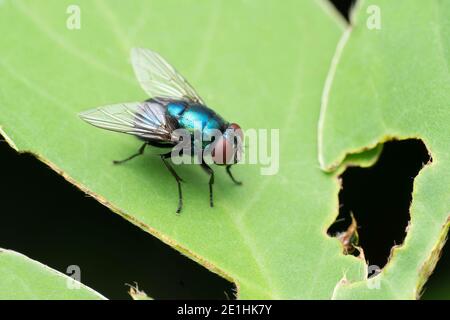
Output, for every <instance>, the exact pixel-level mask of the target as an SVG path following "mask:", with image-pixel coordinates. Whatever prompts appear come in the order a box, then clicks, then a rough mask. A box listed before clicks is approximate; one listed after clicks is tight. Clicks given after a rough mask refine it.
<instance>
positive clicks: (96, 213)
mask: <svg viewBox="0 0 450 320" xmlns="http://www.w3.org/2000/svg"><path fill="white" fill-rule="evenodd" d="M0 177H1V183H0V248H5V249H11V250H15V251H18V252H20V253H22V254H25V255H27V256H28V257H30V258H32V259H35V260H37V261H39V262H41V263H44V264H46V265H48V266H50V267H51V268H54V269H56V270H58V271H60V272H62V273H66V271H67V268H68V266H70V265H77V266H79V267H80V269H81V282H82V283H84V284H86V285H87V286H89V287H91V288H93V289H94V290H96V291H98V292H100V293H101V294H103V295H105V296H106V297H107V298H110V299H130V296H129V295H128V293H127V292H128V290H129V287H128V286H126V285H125V283H128V284H131V285H134V281H136V282H137V284H138V286H139V289H141V290H143V291H145V293H147V294H148V295H149V296H150V297H152V298H154V299H168V298H170V299H227V298H230V299H232V298H234V296H235V295H234V292H235V286H234V284H233V283H231V282H228V281H227V280H225V279H223V278H221V277H220V276H218V275H216V274H214V273H212V272H210V271H208V270H207V269H205V268H204V267H202V266H201V265H199V264H197V263H196V262H194V261H192V260H190V259H189V258H187V257H185V256H183V255H181V254H180V253H179V252H177V251H176V250H174V249H172V248H171V247H170V246H168V245H166V244H164V243H163V242H161V241H160V240H158V239H157V238H155V237H153V236H152V235H150V234H148V233H146V232H144V231H142V230H141V229H139V228H138V227H136V226H134V225H132V224H131V223H129V222H127V221H126V220H125V219H123V218H121V217H120V216H118V215H116V214H115V213H112V212H111V211H110V210H109V209H108V208H106V207H104V206H103V205H101V204H100V203H98V202H97V201H96V200H95V199H93V198H91V197H87V196H86V195H85V194H84V193H83V192H82V191H80V190H78V189H77V188H76V187H75V186H73V185H71V184H70V183H68V182H67V181H65V180H64V178H62V177H61V176H60V175H58V174H57V173H56V172H54V171H52V170H51V169H50V168H48V167H47V166H46V165H45V164H43V163H42V162H40V161H39V160H37V159H36V158H35V157H33V156H32V155H29V154H18V153H17V152H16V151H14V150H13V149H12V148H10V147H9V146H8V144H7V143H6V142H5V141H4V140H3V139H2V138H1V136H0Z"/></svg>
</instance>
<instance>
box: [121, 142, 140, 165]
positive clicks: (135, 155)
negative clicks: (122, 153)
mask: <svg viewBox="0 0 450 320" xmlns="http://www.w3.org/2000/svg"><path fill="white" fill-rule="evenodd" d="M146 146H147V143H144V144H143V145H142V147H140V148H139V151H138V152H137V153H136V154H133V155H132V156H131V157H128V158H126V159H123V160H119V161H117V160H115V161H113V163H114V164H122V163H125V162H127V161H130V160H131V159H134V158H136V157H138V156H141V155H143V154H144V150H145V147H146Z"/></svg>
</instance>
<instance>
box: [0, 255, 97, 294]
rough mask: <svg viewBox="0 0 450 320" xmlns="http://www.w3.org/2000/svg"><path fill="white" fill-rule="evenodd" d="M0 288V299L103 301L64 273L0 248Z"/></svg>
mask: <svg viewBox="0 0 450 320" xmlns="http://www.w3.org/2000/svg"><path fill="white" fill-rule="evenodd" d="M0 288H1V289H0V300H5V299H20V300H23V299H39V300H46V299H58V300H63V299H70V300H75V299H83V300H87V299H105V298H104V297H103V296H102V295H100V294H99V293H97V292H95V291H94V290H92V289H91V288H88V287H86V286H85V285H83V284H81V283H79V282H76V281H75V280H74V279H72V278H70V277H68V276H67V275H65V274H62V273H60V272H58V271H56V270H53V269H51V268H49V267H47V266H46V265H43V264H42V263H39V262H37V261H35V260H32V259H30V258H28V257H26V256H24V255H22V254H20V253H17V252H15V251H11V250H4V249H0Z"/></svg>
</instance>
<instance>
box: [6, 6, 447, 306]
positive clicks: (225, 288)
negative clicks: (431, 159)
mask: <svg viewBox="0 0 450 320" xmlns="http://www.w3.org/2000/svg"><path fill="white" fill-rule="evenodd" d="M332 2H334V3H335V4H336V5H337V7H338V9H339V10H340V11H341V12H342V13H343V14H344V15H346V14H347V12H348V8H349V6H350V5H351V3H353V1H337V0H335V1H332ZM399 156H402V158H401V161H399V159H400V158H399ZM426 162H427V153H426V149H425V147H424V146H423V144H421V142H420V141H419V142H418V141H410V142H406V143H391V144H390V145H389V146H387V147H386V148H385V150H384V152H383V155H382V157H381V159H380V162H379V163H378V164H377V165H376V166H375V167H374V168H371V169H369V170H367V169H359V168H355V169H350V170H348V171H347V172H346V173H345V174H344V176H343V185H344V191H343V192H341V194H340V201H341V205H342V206H341V213H340V218H344V220H342V221H340V222H338V223H336V224H335V225H333V226H332V227H331V228H330V231H329V232H330V234H334V233H335V232H337V231H340V230H344V229H345V228H346V226H347V225H348V222H349V218H348V216H349V212H350V211H352V212H354V213H355V216H356V218H357V220H358V224H359V225H360V228H359V229H358V230H359V233H360V236H361V245H362V246H363V248H364V249H365V253H366V257H368V259H369V260H370V261H371V263H373V264H378V265H380V266H382V265H384V263H385V262H386V259H387V256H388V254H389V251H390V248H391V246H392V245H393V244H394V243H397V244H399V243H401V242H402V240H403V238H404V236H405V227H406V224H407V221H408V217H409V215H408V205H407V204H408V203H409V202H408V201H410V188H411V187H412V179H413V177H414V176H415V175H416V174H417V171H418V170H419V169H420V167H421V166H422V164H423V163H426ZM405 163H407V164H408V165H406V166H405V165H404V164H405ZM399 166H400V167H403V169H404V170H400V171H401V172H399V170H398V169H399ZM0 177H1V183H0V194H1V195H2V206H1V209H0V210H2V211H1V213H0V214H1V217H2V219H1V223H0V247H2V248H7V249H13V250H16V251H18V252H21V253H23V254H25V255H27V256H29V257H31V258H33V259H36V260H38V261H40V262H42V263H44V264H47V265H49V266H50V267H52V268H55V269H57V270H59V271H61V272H64V273H65V272H66V270H67V267H68V266H70V265H78V266H80V268H81V280H82V282H83V283H85V284H86V285H88V286H90V287H92V288H94V289H95V290H97V291H99V292H101V293H103V294H104V295H105V296H106V297H108V298H111V299H129V296H128V294H127V290H128V288H127V286H126V285H125V283H132V282H133V281H137V282H138V284H139V286H140V287H141V288H142V289H143V290H145V291H146V293H147V294H148V295H149V296H151V297H153V298H155V299H164V298H186V299H195V298H208V299H228V298H233V297H234V285H233V284H232V283H230V282H228V281H226V280H224V279H222V278H220V277H219V276H217V275H215V274H213V273H211V272H209V271H208V270H206V269H205V268H203V267H202V266H200V265H198V264H197V263H195V262H193V261H192V260H190V259H188V258H186V257H184V256H182V255H181V254H179V253H178V252H177V251H175V250H173V249H172V248H171V247H169V246H167V245H165V244H163V243H162V242H161V241H159V240H158V239H156V238H154V237H153V236H151V235H149V234H147V233H145V232H143V231H142V230H140V229H139V228H137V227H135V226H133V225H132V224H130V223H128V222H127V221H125V220H124V219H122V218H121V217H119V216H118V215H115V214H111V212H110V211H109V210H108V209H107V208H105V207H104V206H102V205H100V204H99V203H98V202H97V201H95V200H94V199H92V198H89V197H86V196H85V195H84V193H83V192H81V191H79V190H78V189H77V188H75V187H74V186H72V185H71V184H69V183H68V182H66V181H65V180H64V179H63V178H62V177H60V176H59V175H58V174H56V173H55V172H53V171H52V170H51V169H50V168H48V167H47V166H46V165H44V164H43V163H41V162H39V161H38V160H37V159H35V158H34V157H32V156H30V155H26V154H21V155H19V154H17V153H16V152H15V151H14V150H13V149H11V148H10V147H9V146H8V145H7V143H6V142H5V141H3V140H1V138H0ZM366 179H371V180H370V181H371V183H370V185H371V188H370V189H367V188H365V187H364V186H367V183H366V184H364V181H367V180H366ZM361 183H363V185H362V186H361ZM389 185H391V186H396V187H398V188H395V189H396V190H400V189H401V190H405V192H404V193H403V194H398V196H396V195H397V194H396V193H394V194H389V192H386V190H387V189H386V187H387V186H389ZM364 191H365V192H364ZM383 191H384V193H383ZM380 197H381V199H384V200H385V201H383V202H382V203H384V204H387V208H389V210H387V209H386V208H385V207H381V208H380V207H374V206H373V204H374V203H375V202H376V201H373V199H379V198H380ZM408 199H409V200H408ZM68 204H70V207H68V206H67V205H68ZM393 211H395V214H394V212H393ZM363 213H365V214H363ZM67 217H71V218H70V219H67ZM80 230H82V232H80ZM80 234H82V235H83V237H81V238H80ZM111 248H114V250H113V251H112V250H111ZM449 267H450V255H449V253H448V249H446V250H445V254H444V257H443V259H441V261H440V262H439V264H438V267H437V270H436V272H435V274H434V275H433V276H432V277H431V279H430V281H429V282H428V284H427V287H428V288H429V289H428V291H427V294H426V295H425V296H429V297H433V292H435V291H434V289H433V288H436V292H438V291H439V290H440V288H441V287H440V285H441V283H442V280H440V279H449V277H448V276H447V273H446V270H450V269H449ZM447 296H450V294H447Z"/></svg>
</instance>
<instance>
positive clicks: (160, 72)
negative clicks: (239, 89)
mask: <svg viewBox="0 0 450 320" xmlns="http://www.w3.org/2000/svg"><path fill="white" fill-rule="evenodd" d="M131 63H132V65H133V68H134V72H135V74H136V77H137V79H138V81H139V83H140V84H141V87H142V89H144V91H145V92H146V93H147V94H148V95H149V96H150V98H154V99H157V98H163V99H169V100H188V101H192V102H196V103H199V104H204V102H203V100H202V99H201V98H200V96H199V95H198V94H197V92H195V90H194V88H192V86H191V85H190V84H189V83H188V82H187V81H186V79H184V78H183V77H182V76H181V75H180V74H179V73H178V72H177V71H176V70H175V69H174V68H173V67H172V66H171V65H170V64H169V63H168V62H167V61H166V60H164V58H162V57H161V56H160V55H159V54H157V53H156V52H153V51H151V50H148V49H140V48H134V49H132V50H131Z"/></svg>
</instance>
